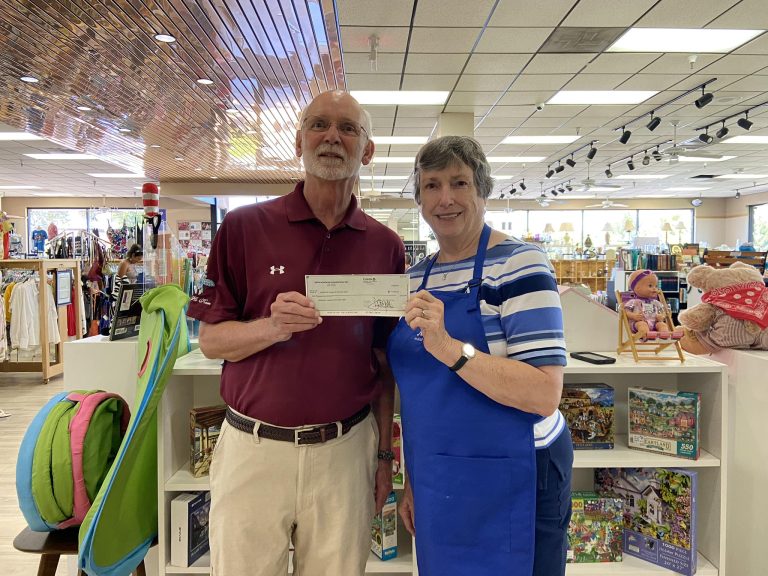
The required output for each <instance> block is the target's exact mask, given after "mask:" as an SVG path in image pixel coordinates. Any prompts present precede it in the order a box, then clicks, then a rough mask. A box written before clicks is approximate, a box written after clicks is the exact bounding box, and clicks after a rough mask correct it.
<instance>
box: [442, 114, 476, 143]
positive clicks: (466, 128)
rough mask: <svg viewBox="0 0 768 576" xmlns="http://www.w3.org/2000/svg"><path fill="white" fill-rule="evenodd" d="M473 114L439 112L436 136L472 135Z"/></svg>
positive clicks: (473, 130)
mask: <svg viewBox="0 0 768 576" xmlns="http://www.w3.org/2000/svg"><path fill="white" fill-rule="evenodd" d="M474 135H475V116H474V114H470V113H460V114H459V113H454V112H450V113H448V112H446V113H443V114H440V118H439V119H438V121H437V137H438V138H439V137H440V136H470V137H472V136H474Z"/></svg>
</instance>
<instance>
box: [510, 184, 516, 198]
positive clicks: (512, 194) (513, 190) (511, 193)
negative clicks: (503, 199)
mask: <svg viewBox="0 0 768 576" xmlns="http://www.w3.org/2000/svg"><path fill="white" fill-rule="evenodd" d="M516 193H517V188H515V187H514V186H512V190H510V191H509V195H510V196H514V195H515V194H516Z"/></svg>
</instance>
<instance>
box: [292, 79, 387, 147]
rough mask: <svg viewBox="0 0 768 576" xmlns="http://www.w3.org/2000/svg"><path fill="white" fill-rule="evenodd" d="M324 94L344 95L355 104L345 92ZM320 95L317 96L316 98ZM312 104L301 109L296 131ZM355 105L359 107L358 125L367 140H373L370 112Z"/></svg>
mask: <svg viewBox="0 0 768 576" xmlns="http://www.w3.org/2000/svg"><path fill="white" fill-rule="evenodd" d="M326 92H338V93H344V94H346V95H347V96H349V97H350V98H352V100H354V101H355V102H357V99H356V98H355V97H354V96H352V95H351V94H350V93H349V92H345V91H344V90H327V91H326ZM323 93H324V92H321V93H320V94H323ZM320 94H318V96H319V95H320ZM315 98H317V96H315ZM312 102H314V98H313V99H312ZM312 102H310V103H309V104H307V105H306V106H305V107H304V108H302V110H301V112H300V113H299V125H298V130H301V127H302V126H303V125H304V120H305V119H306V117H307V112H308V111H309V107H310V105H311V104H312ZM357 105H358V106H360V125H361V126H362V127H363V129H364V130H365V133H366V134H368V140H373V120H372V118H371V114H370V112H368V110H366V109H365V108H363V107H362V106H361V105H360V102H357ZM350 120H351V118H350Z"/></svg>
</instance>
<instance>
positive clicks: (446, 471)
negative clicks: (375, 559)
mask: <svg viewBox="0 0 768 576" xmlns="http://www.w3.org/2000/svg"><path fill="white" fill-rule="evenodd" d="M513 472H514V467H513V461H512V460H511V459H509V458H467V457H462V456H445V455H440V454H436V455H432V456H428V457H426V459H425V461H424V466H422V469H421V483H422V489H421V490H419V491H418V493H417V494H416V495H415V508H416V509H415V512H416V521H417V522H419V527H418V528H417V534H421V530H425V532H426V533H427V538H428V539H429V540H431V541H432V542H433V543H435V544H439V545H445V546H452V547H453V546H461V547H472V548H477V549H483V550H494V551H499V552H510V551H511V540H512V526H511V521H512V506H511V498H513V497H514V491H513V481H512V477H513Z"/></svg>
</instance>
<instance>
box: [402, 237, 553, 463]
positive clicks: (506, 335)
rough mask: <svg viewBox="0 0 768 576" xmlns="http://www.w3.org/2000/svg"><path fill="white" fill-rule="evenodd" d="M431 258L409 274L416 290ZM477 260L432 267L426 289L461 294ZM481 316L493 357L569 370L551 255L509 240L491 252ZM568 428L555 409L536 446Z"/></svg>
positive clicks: (537, 431)
mask: <svg viewBox="0 0 768 576" xmlns="http://www.w3.org/2000/svg"><path fill="white" fill-rule="evenodd" d="M427 261H428V259H424V260H422V261H421V262H419V263H418V264H416V265H415V266H413V267H412V268H410V269H409V270H408V274H410V276H411V292H412V293H413V292H416V291H417V290H418V288H419V286H420V285H421V281H422V279H423V278H424V271H425V270H426V267H427ZM473 267H474V257H472V258H469V259H467V260H460V261H459V262H449V263H445V264H442V263H440V262H436V263H435V265H434V266H433V267H432V271H431V273H430V275H429V279H428V282H427V286H426V288H427V289H429V290H444V291H453V290H455V291H459V290H464V289H465V288H466V287H467V283H468V282H469V281H470V280H471V279H472V270H473ZM480 312H481V314H482V318H483V326H484V328H485V337H486V340H487V341H488V348H489V350H490V353H491V354H492V355H494V356H506V357H507V358H511V359H513V360H519V361H520V362H526V363H528V364H530V365H532V366H551V365H558V366H565V364H566V356H565V336H564V334H563V316H562V311H561V309H560V294H559V293H558V291H557V282H556V281H555V277H554V274H553V272H552V269H551V267H550V265H549V261H548V259H547V256H546V254H545V253H544V252H543V251H542V250H541V249H540V248H538V247H537V246H534V245H532V244H526V243H525V242H523V241H521V240H518V239H517V238H507V239H506V240H504V241H503V242H501V243H499V244H497V245H496V246H494V247H493V248H489V249H488V252H487V253H486V257H485V264H484V266H483V281H482V284H481V286H480ZM564 429H565V418H563V415H562V414H561V413H560V411H559V410H556V411H555V412H554V414H552V415H550V416H548V417H546V418H542V420H540V421H539V422H537V423H536V424H535V425H534V430H533V435H534V439H535V442H536V448H537V449H538V448H546V447H547V446H549V445H550V444H551V443H552V442H554V441H555V440H556V439H557V438H558V436H560V433H561V432H562V431H563V430H564Z"/></svg>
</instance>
